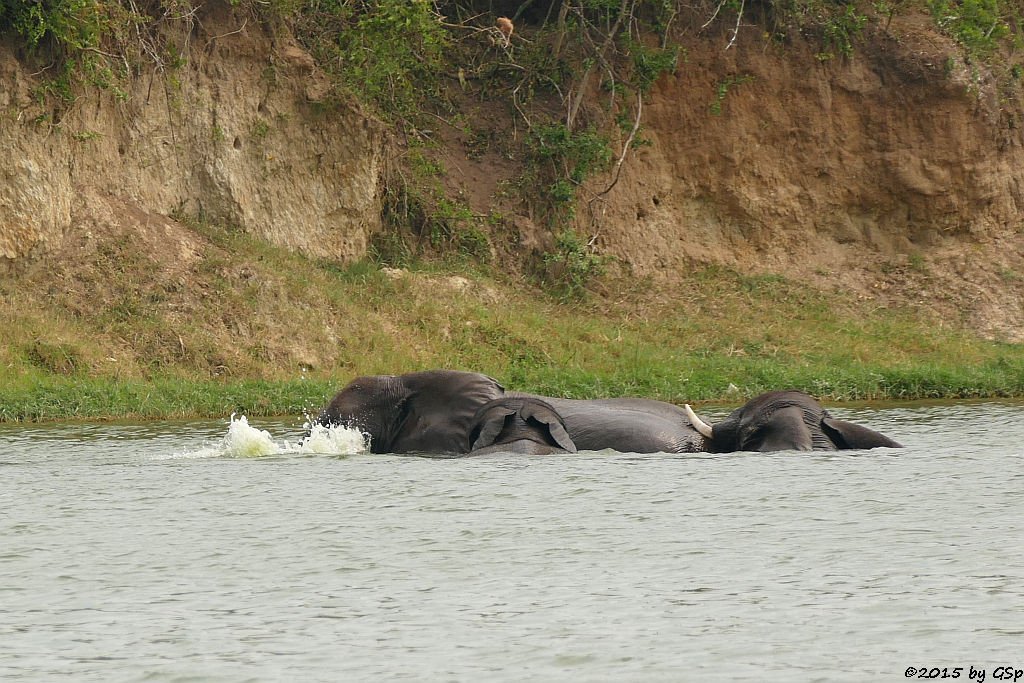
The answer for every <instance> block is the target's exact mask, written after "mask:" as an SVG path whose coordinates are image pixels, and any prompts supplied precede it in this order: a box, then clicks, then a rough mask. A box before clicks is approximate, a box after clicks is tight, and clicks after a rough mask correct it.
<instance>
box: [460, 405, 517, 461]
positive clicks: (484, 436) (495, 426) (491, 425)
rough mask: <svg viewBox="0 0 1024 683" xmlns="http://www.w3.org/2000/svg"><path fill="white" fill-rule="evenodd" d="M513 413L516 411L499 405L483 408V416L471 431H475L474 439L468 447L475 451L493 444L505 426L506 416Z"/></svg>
mask: <svg viewBox="0 0 1024 683" xmlns="http://www.w3.org/2000/svg"><path fill="white" fill-rule="evenodd" d="M515 414H516V411H514V410H512V409H511V408H508V407H506V406H501V405H496V406H492V407H491V408H488V409H487V410H485V411H484V414H483V417H481V418H480V420H479V421H478V422H477V425H476V427H474V428H473V432H474V433H476V439H474V441H473V445H472V446H471V447H470V448H471V450H474V451H475V450H476V449H478V448H484V447H485V446H490V445H491V444H493V443H494V440H495V439H497V438H498V435H499V434H501V430H503V429H504V428H505V424H506V422H507V421H508V418H509V417H510V416H512V415H515ZM471 438H472V437H471Z"/></svg>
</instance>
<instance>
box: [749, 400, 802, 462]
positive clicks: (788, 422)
mask: <svg viewBox="0 0 1024 683" xmlns="http://www.w3.org/2000/svg"><path fill="white" fill-rule="evenodd" d="M743 450H745V451H761V452H762V453H767V452H770V451H810V450H814V437H813V435H812V434H811V431H810V430H809V429H808V428H807V424H806V423H805V422H804V411H803V409H802V408H800V406H786V407H784V408H781V409H779V410H776V411H775V412H774V413H772V415H771V417H770V418H769V419H768V420H767V421H766V422H765V423H764V424H763V425H759V426H758V427H757V428H756V429H755V430H754V431H753V432H752V433H751V434H750V435H749V436H747V435H745V436H744V443H743Z"/></svg>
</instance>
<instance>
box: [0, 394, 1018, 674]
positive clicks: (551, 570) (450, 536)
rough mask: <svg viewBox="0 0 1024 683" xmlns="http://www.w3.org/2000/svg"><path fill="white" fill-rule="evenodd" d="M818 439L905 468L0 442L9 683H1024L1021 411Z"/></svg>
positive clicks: (71, 437)
mask: <svg viewBox="0 0 1024 683" xmlns="http://www.w3.org/2000/svg"><path fill="white" fill-rule="evenodd" d="M832 412H833V413H834V414H836V415H837V416H839V417H843V418H846V419H851V420H855V421H858V422H862V423H864V424H867V425H870V426H872V427H874V428H876V429H879V430H880V431H882V432H884V433H886V434H889V435H890V436H892V437H894V438H896V439H897V440H899V441H902V442H903V443H904V444H906V445H907V448H906V449H903V450H887V449H876V450H873V451H860V452H846V453H831V454H806V453H776V454H769V455H761V454H746V453H741V454H730V455H689V456H687V455H643V456H637V455H632V456H630V455H622V454H614V453H603V452H602V453H585V454H579V455H573V456H548V457H524V456H512V455H497V456H491V457H483V458H479V459H465V458H464V459H440V458H421V457H399V456H385V455H369V454H358V455H350V456H329V455H322V454H316V455H311V454H308V453H303V452H298V453H294V452H292V450H293V449H291V447H289V446H287V445H283V446H282V447H281V448H280V449H279V452H278V453H277V454H275V455H270V456H262V457H248V458H243V457H228V456H227V455H226V454H227V453H229V452H232V451H231V448H230V444H228V443H226V442H227V441H228V440H229V439H228V437H226V436H225V434H226V433H227V432H228V423H227V421H214V422H166V423H155V424H141V425H140V424H86V425H80V424H75V425H42V426H0V678H10V679H18V680H52V679H57V678H70V679H72V680H76V681H78V680H82V681H89V680H102V681H177V680H189V681H207V680H210V681H236V680H238V681H241V680H253V681H279V680H302V681H334V680H362V681H379V680H402V679H409V680H460V681H461V680H465V681H476V680H498V681H501V680H515V681H521V680H543V681H552V680H580V681H622V680H628V681H680V680H681V681H689V680H702V681H703V680H723V681H725V680H728V681H733V680H749V681H765V680H767V681H811V680H825V681H836V680H840V681H842V680H849V681H865V680H879V681H897V680H904V679H905V676H906V674H907V673H908V668H909V667H915V673H916V670H919V669H923V670H924V671H925V672H926V675H935V674H939V673H940V672H939V668H941V667H946V668H947V674H948V675H949V676H950V677H952V675H953V671H954V669H955V667H964V669H963V671H962V672H961V673H960V674H959V677H961V678H963V679H964V680H968V674H969V671H968V667H974V668H975V669H976V670H978V671H980V670H985V671H986V672H987V680H990V681H991V680H996V679H997V677H998V676H1000V675H1001V674H1000V672H999V670H997V667H1000V666H1007V665H1009V666H1015V667H1016V668H1018V669H1022V668H1024V654H1022V653H1024V534H1022V530H1021V525H1022V520H1024V465H1022V456H1024V446H1022V444H1024V406H1020V405H1007V404H997V403H975V404H964V405H954V406H902V407H894V408H893V407H889V408H860V409H849V408H848V409H834V410H833V411H832ZM254 427H258V428H260V429H265V430H267V431H268V432H270V433H271V435H272V436H273V438H274V439H279V440H280V441H281V442H284V441H287V440H288V439H297V438H298V435H299V434H300V433H301V426H300V425H299V424H298V423H297V422H296V421H295V420H291V421H285V422H282V421H275V422H269V421H268V422H265V423H263V424H256V425H254ZM932 667H936V669H934V670H933V669H932ZM1003 673H1004V674H1005V671H1004V672H1003Z"/></svg>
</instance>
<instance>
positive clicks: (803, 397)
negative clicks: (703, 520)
mask: <svg viewBox="0 0 1024 683" xmlns="http://www.w3.org/2000/svg"><path fill="white" fill-rule="evenodd" d="M685 410H686V413H687V415H688V416H689V418H690V421H691V423H692V424H693V426H694V427H695V428H696V429H697V430H698V431H699V432H700V433H701V434H703V435H704V438H705V448H706V449H707V450H708V451H710V452H712V453H729V452H732V451H762V452H767V451H782V450H798V451H810V450H836V449H848V448H876V447H878V446H887V447H889V448H901V446H900V444H898V443H896V442H895V441H893V440H892V439H890V438H889V437H887V436H885V435H883V434H879V433H878V432H876V431H874V430H872V429H868V428H867V427H862V426H860V425H856V424H853V423H851V422H846V421H845V420H837V419H835V418H833V417H832V416H831V415H829V414H828V411H827V410H825V408H824V407H823V406H822V405H821V404H820V403H818V402H817V401H815V400H814V399H813V398H811V397H810V396H808V395H807V394H805V393H803V392H802V391H770V392H768V393H766V394H761V395H760V396H755V397H754V398H752V399H750V400H749V401H747V403H746V404H745V405H744V406H742V407H741V408H737V409H736V410H734V411H733V412H732V413H730V414H729V415H728V416H727V417H726V418H725V419H724V420H722V421H721V422H718V423H717V424H715V425H713V426H712V425H708V424H707V423H705V422H704V421H703V420H701V419H700V418H699V417H697V415H696V414H694V412H693V410H692V409H691V408H690V406H685Z"/></svg>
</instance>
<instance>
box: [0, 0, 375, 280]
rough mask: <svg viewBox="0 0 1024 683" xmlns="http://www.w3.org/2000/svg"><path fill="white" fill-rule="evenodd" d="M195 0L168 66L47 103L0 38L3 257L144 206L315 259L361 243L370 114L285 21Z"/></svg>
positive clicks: (41, 76) (35, 249)
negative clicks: (339, 89)
mask: <svg viewBox="0 0 1024 683" xmlns="http://www.w3.org/2000/svg"><path fill="white" fill-rule="evenodd" d="M200 10H201V11H199V12H197V13H196V14H195V15H194V17H193V18H192V20H191V21H190V22H189V23H181V24H178V25H177V26H176V30H177V34H176V35H174V36H172V37H170V38H169V39H168V41H169V44H174V45H176V46H178V47H177V49H178V50H180V60H179V61H180V63H178V64H164V65H162V66H163V68H156V67H155V66H154V65H149V66H148V67H144V68H143V69H142V71H141V73H138V74H136V75H135V76H134V77H132V78H129V79H124V80H123V81H121V82H120V83H119V85H118V87H115V88H108V89H100V88H90V89H87V90H86V91H85V92H83V93H81V94H80V95H79V96H78V98H77V99H76V101H75V102H74V103H73V104H71V105H67V104H64V105H63V106H58V107H57V108H51V106H52V102H51V101H49V100H48V99H47V98H39V97H37V96H35V89H37V88H38V87H39V86H40V85H41V84H42V83H43V82H45V81H46V79H47V78H49V77H50V76H51V74H49V73H39V72H33V71H32V69H31V68H30V66H29V64H30V63H31V62H30V61H28V60H26V59H24V58H23V57H24V55H20V54H18V53H17V52H16V51H15V48H14V47H13V44H12V43H10V42H7V43H0V112H2V116H0V147H2V148H3V150H4V153H3V154H2V155H0V179H2V182H0V269H3V268H5V266H6V269H8V270H9V269H11V268H16V267H17V266H19V265H20V266H25V265H31V263H32V262H33V261H35V260H37V259H38V258H40V257H42V256H43V255H45V254H48V253H49V254H52V253H54V252H55V250H58V249H59V248H60V247H61V246H62V245H63V244H65V242H66V241H67V240H68V238H69V237H77V236H80V235H82V234H84V233H86V232H91V233H107V232H111V231H113V232H123V231H131V232H144V231H145V228H146V225H147V224H148V222H147V221H149V219H148V218H147V216H150V215H154V214H155V215H157V216H158V217H166V216H172V215H175V214H177V213H182V214H187V215H196V214H202V215H204V216H207V217H209V218H211V219H216V220H223V221H227V222H229V223H231V224H234V225H237V226H239V227H241V228H242V229H244V230H246V231H248V232H251V233H252V234H254V235H257V236H260V237H262V238H264V239H266V240H268V241H270V242H272V243H275V244H278V245H283V246H287V247H289V248H293V249H297V250H300V251H302V252H305V253H306V254H308V255H310V256H314V257H319V258H328V259H339V260H341V259H354V258H359V257H360V256H361V255H362V254H363V253H364V252H365V250H366V246H367V240H368V238H369V236H370V235H371V234H372V233H373V232H375V231H376V230H379V227H380V194H381V190H380V179H381V167H382V164H383V161H384V130H383V127H382V126H381V125H380V124H379V123H378V122H377V121H376V120H375V119H374V118H373V117H371V116H369V115H368V114H366V113H365V112H363V111H362V110H361V109H360V108H359V107H358V106H357V105H355V104H354V103H353V101H352V100H350V99H347V98H340V97H338V96H337V93H335V92H333V91H332V90H331V86H330V84H329V82H328V79H327V78H326V77H325V76H324V75H323V74H322V73H320V72H319V71H318V69H317V68H316V67H315V65H314V63H313V59H312V58H311V57H310V56H309V55H308V54H307V53H306V52H304V51H303V50H302V49H300V48H299V47H298V46H297V45H296V44H295V42H294V41H293V40H292V39H291V37H290V35H289V33H288V31H287V29H286V28H285V27H284V26H273V27H271V26H267V25H261V24H259V23H258V22H256V21H254V20H253V17H252V16H251V15H249V14H247V13H244V12H236V11H235V10H233V9H232V8H231V7H230V6H229V5H228V4H227V3H208V4H206V5H203V6H200ZM158 222H160V221H158ZM170 225H173V221H172V222H171V223H170ZM183 240H184V241H187V240H188V238H187V236H185V235H184V234H182V235H181V236H180V238H179V239H178V242H181V241H183ZM166 246H167V245H165V244H163V243H162V240H158V242H157V243H155V244H154V250H155V251H162V250H164V248H165V247H166ZM167 251H168V253H175V251H176V250H175V249H174V248H170V249H167Z"/></svg>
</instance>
